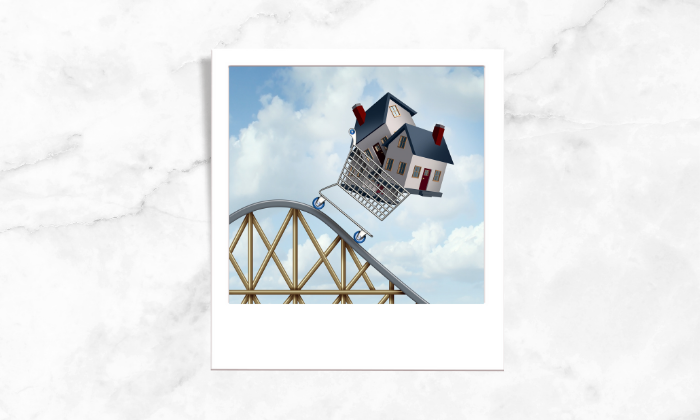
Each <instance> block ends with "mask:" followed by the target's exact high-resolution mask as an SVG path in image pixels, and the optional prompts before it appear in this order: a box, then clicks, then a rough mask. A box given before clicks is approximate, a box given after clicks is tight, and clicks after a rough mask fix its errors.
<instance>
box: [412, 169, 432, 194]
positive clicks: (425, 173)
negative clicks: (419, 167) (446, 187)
mask: <svg viewBox="0 0 700 420" xmlns="http://www.w3.org/2000/svg"><path fill="white" fill-rule="evenodd" d="M430 172H431V170H430V169H424V170H423V179H421V180H420V190H421V191H425V190H426V189H428V181H430ZM413 185H416V184H413Z"/></svg>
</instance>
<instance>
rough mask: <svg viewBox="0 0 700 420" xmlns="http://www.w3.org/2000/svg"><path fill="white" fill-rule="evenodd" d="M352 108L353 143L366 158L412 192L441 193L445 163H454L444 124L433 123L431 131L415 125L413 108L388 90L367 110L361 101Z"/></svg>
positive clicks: (439, 195)
mask: <svg viewBox="0 0 700 420" xmlns="http://www.w3.org/2000/svg"><path fill="white" fill-rule="evenodd" d="M352 110H353V113H354V114H355V128H354V130H351V131H350V132H351V133H353V132H354V134H351V135H352V142H353V144H354V145H355V146H357V148H358V149H359V150H360V151H361V152H363V153H364V154H365V155H366V157H367V158H368V159H372V160H373V161H374V162H375V163H377V165H379V166H381V167H382V168H383V170H384V171H385V172H386V173H388V174H389V175H391V177H392V178H394V179H395V180H396V181H397V182H398V183H399V184H400V185H401V186H402V187H404V188H405V189H406V190H408V192H410V193H411V194H418V195H421V196H424V197H441V196H442V193H441V192H440V187H442V181H443V179H444V178H445V169H446V168H447V164H450V165H454V162H453V161H452V156H451V155H450V150H449V148H448V147H447V142H446V141H445V139H444V137H443V133H444V132H445V126H443V125H441V124H436V125H435V127H434V128H433V131H428V130H425V129H422V128H419V127H416V124H415V123H414V122H413V116H414V115H416V111H414V110H413V109H412V108H410V107H409V106H408V105H406V104H405V103H403V102H402V101H401V100H399V99H398V98H397V97H396V96H394V95H392V94H391V93H387V94H385V95H384V96H382V97H381V98H379V100H378V101H377V102H375V103H374V104H373V105H372V106H371V107H369V108H368V109H367V110H366V111H365V109H364V107H363V106H362V105H361V104H355V106H353V107H352Z"/></svg>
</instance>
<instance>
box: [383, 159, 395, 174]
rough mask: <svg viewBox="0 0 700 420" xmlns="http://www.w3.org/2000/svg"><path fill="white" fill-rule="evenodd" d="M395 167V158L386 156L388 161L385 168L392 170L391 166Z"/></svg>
mask: <svg viewBox="0 0 700 420" xmlns="http://www.w3.org/2000/svg"><path fill="white" fill-rule="evenodd" d="M393 167H394V159H392V158H386V163H385V164H384V169H386V170H387V171H389V172H391V168H393Z"/></svg>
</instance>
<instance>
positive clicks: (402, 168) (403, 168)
mask: <svg viewBox="0 0 700 420" xmlns="http://www.w3.org/2000/svg"><path fill="white" fill-rule="evenodd" d="M396 172H397V173H398V174H399V175H403V174H405V173H406V164H405V163H403V162H399V169H398V170H397V171H396Z"/></svg>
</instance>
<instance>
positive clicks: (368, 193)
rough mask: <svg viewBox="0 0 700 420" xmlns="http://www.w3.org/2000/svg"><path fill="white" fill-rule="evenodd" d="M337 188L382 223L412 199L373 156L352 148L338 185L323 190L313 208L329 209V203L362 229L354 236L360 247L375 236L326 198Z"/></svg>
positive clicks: (353, 146) (314, 201) (315, 200)
mask: <svg viewBox="0 0 700 420" xmlns="http://www.w3.org/2000/svg"><path fill="white" fill-rule="evenodd" d="M336 185H337V186H339V187H341V188H342V189H343V190H344V191H345V192H346V193H347V194H348V195H349V196H350V197H352V198H354V199H355V201H357V202H358V203H360V204H361V205H362V206H363V207H364V208H366V209H367V210H369V212H370V213H372V214H373V215H374V216H376V217H377V219H379V220H384V219H386V218H387V216H389V215H390V214H391V213H392V212H393V211H394V210H395V209H396V207H398V206H399V204H401V203H402V202H403V201H404V200H405V199H406V198H408V196H409V195H411V194H410V193H409V192H408V191H407V190H406V189H405V188H403V187H402V186H401V185H399V183H398V182H397V181H396V180H395V179H394V178H392V177H391V175H389V174H388V173H387V172H386V171H384V169H382V167H381V166H379V165H378V164H377V163H376V162H375V161H374V160H373V159H372V157H371V156H369V155H366V154H364V153H362V152H361V151H360V149H358V148H357V147H356V146H355V145H354V144H353V145H352V146H351V147H350V152H349V153H348V157H347V159H345V164H344V165H343V169H342V171H341V172H340V176H339V177H338V182H337V183H335V184H331V185H329V186H327V187H325V188H322V189H321V190H319V192H318V193H319V195H320V197H316V198H315V199H314V200H313V203H312V204H313V206H314V208H316V209H319V210H320V209H322V208H323V206H324V205H325V202H326V201H328V202H329V203H331V205H333V207H335V208H336V209H338V211H340V212H341V213H343V215H345V217H347V218H348V219H350V220H351V221H352V222H353V223H355V224H356V225H357V226H358V227H359V228H360V229H361V230H360V231H358V232H356V233H355V235H354V239H355V241H356V242H357V243H362V242H364V241H365V239H366V237H365V235H369V236H372V234H371V233H369V231H367V229H365V228H363V227H362V226H361V225H360V224H359V223H357V222H356V221H355V220H354V219H353V218H352V217H350V216H348V214H347V213H345V212H344V211H343V210H342V209H341V208H340V207H338V206H337V205H336V204H335V203H333V202H332V201H331V200H329V199H328V197H326V196H325V195H324V194H323V191H324V190H327V189H329V188H331V187H334V186H336Z"/></svg>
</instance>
